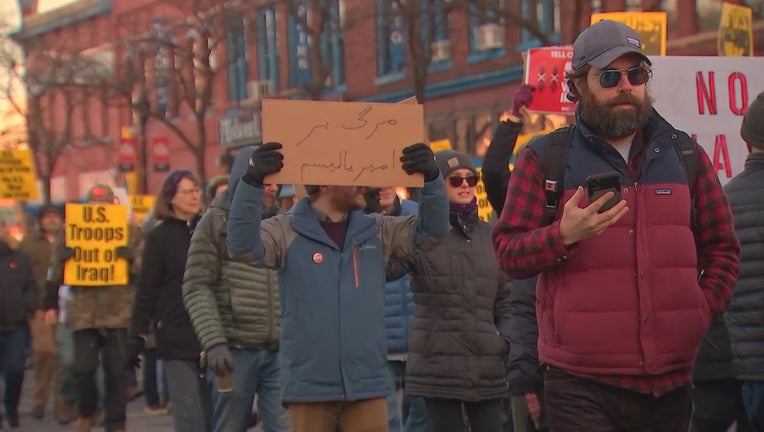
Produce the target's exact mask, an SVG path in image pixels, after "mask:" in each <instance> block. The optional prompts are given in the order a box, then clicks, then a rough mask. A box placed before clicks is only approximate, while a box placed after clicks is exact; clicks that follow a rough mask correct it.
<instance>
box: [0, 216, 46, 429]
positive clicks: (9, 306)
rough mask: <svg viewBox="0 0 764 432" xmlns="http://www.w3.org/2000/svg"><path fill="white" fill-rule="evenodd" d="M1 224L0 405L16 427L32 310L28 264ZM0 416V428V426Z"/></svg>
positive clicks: (33, 288) (33, 284)
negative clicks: (1, 383)
mask: <svg viewBox="0 0 764 432" xmlns="http://www.w3.org/2000/svg"><path fill="white" fill-rule="evenodd" d="M6 236H7V229H6V225H5V221H4V220H3V219H2V218H0V375H2V377H1V378H2V379H3V381H5V382H4V384H5V393H4V395H3V402H4V404H5V415H6V416H7V417H8V425H9V426H11V427H14V428H16V427H19V411H18V408H19V399H20V397H21V387H22V384H23V382H24V350H25V348H26V341H27V322H28V320H29V318H31V316H32V314H33V313H34V309H35V293H36V290H37V282H36V281H35V275H34V270H33V268H32V262H31V261H30V260H29V258H28V257H27V256H26V255H25V254H24V253H23V252H20V251H17V250H14V249H12V248H11V246H10V245H9V244H8V241H7V237H6ZM2 423H3V419H2V416H0V429H2V427H3V424H2Z"/></svg>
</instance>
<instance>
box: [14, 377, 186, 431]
mask: <svg viewBox="0 0 764 432" xmlns="http://www.w3.org/2000/svg"><path fill="white" fill-rule="evenodd" d="M33 381H34V374H33V373H32V370H31V369H27V370H26V375H25V376H24V389H23V390H22V392H21V403H20V404H19V420H20V423H21V425H20V426H21V427H19V428H18V429H10V430H11V431H20V432H22V431H23V432H55V431H69V430H71V429H72V424H70V425H68V426H59V425H58V423H56V421H55V419H54V418H53V408H52V404H51V402H50V401H49V402H48V409H46V410H45V417H44V418H43V419H42V420H37V419H35V418H32V416H30V415H29V413H30V411H31V410H32V391H33V388H34V383H33ZM144 406H145V403H144V400H143V397H140V398H138V399H136V400H134V401H132V402H130V403H129V404H128V406H127V430H128V431H140V432H173V427H172V417H171V416H169V415H148V414H146V413H144V412H143V407H144ZM93 430H94V431H103V428H101V427H98V428H94V429H93Z"/></svg>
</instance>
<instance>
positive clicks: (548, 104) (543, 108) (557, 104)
mask: <svg viewBox="0 0 764 432" xmlns="http://www.w3.org/2000/svg"><path fill="white" fill-rule="evenodd" d="M572 58H573V47H572V46H569V45H567V46H557V47H542V48H533V49H529V50H528V51H527V52H526V56H525V73H524V77H523V80H524V82H525V84H530V85H532V86H534V87H535V88H536V90H535V91H534V92H533V101H531V103H530V105H529V106H528V109H529V110H531V111H536V112H543V113H561V114H570V113H572V112H575V111H576V104H575V103H574V102H571V101H570V100H568V97H567V95H568V85H567V83H566V82H565V73H566V72H567V71H569V70H570V69H571V67H572V66H571V59H572Z"/></svg>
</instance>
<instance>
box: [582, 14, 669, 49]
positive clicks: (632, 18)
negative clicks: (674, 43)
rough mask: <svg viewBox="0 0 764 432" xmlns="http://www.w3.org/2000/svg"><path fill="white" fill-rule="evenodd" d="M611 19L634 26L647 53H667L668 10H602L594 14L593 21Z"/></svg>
mask: <svg viewBox="0 0 764 432" xmlns="http://www.w3.org/2000/svg"><path fill="white" fill-rule="evenodd" d="M603 19H609V20H613V21H618V22H621V23H624V24H626V25H627V26H629V27H631V28H633V29H634V30H635V31H636V32H637V34H638V35H639V39H640V40H641V41H642V51H644V52H645V54H647V55H662V56H663V55H666V29H667V27H668V16H667V14H666V12H602V13H595V14H592V20H591V23H592V24H594V23H596V22H598V21H601V20H603Z"/></svg>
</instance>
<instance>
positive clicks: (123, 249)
mask: <svg viewBox="0 0 764 432" xmlns="http://www.w3.org/2000/svg"><path fill="white" fill-rule="evenodd" d="M116 253H117V256H118V257H120V258H124V259H126V260H128V261H132V260H134V259H135V250H133V248H131V247H130V246H117V250H116Z"/></svg>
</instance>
